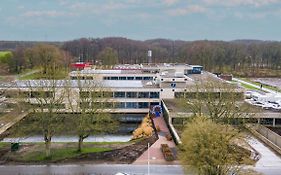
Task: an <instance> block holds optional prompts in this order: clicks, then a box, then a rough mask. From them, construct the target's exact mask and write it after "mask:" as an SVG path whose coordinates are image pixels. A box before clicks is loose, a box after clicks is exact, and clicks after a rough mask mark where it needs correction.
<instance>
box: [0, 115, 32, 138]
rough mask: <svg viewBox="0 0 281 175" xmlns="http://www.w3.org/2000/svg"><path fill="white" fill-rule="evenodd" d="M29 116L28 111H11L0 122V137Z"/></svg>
mask: <svg viewBox="0 0 281 175" xmlns="http://www.w3.org/2000/svg"><path fill="white" fill-rule="evenodd" d="M28 114H29V111H19V112H18V111H12V112H10V113H8V114H6V115H5V116H3V117H1V120H0V135H1V134H3V133H4V132H5V131H7V130H8V129H9V128H11V127H12V126H13V125H14V124H16V123H17V122H19V121H20V120H22V119H23V118H24V117H26V116H27V115H28Z"/></svg>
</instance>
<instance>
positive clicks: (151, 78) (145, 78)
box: [143, 77, 153, 80]
mask: <svg viewBox="0 0 281 175" xmlns="http://www.w3.org/2000/svg"><path fill="white" fill-rule="evenodd" d="M143 80H153V77H143Z"/></svg>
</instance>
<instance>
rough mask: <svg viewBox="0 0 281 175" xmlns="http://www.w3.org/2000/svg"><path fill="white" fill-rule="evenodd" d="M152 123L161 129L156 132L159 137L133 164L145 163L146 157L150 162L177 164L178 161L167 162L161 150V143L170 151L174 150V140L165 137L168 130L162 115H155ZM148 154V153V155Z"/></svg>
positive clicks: (146, 161)
mask: <svg viewBox="0 0 281 175" xmlns="http://www.w3.org/2000/svg"><path fill="white" fill-rule="evenodd" d="M153 122H154V125H155V126H159V127H160V129H161V131H160V132H158V137H159V139H158V140H157V141H156V142H155V143H154V144H153V145H151V146H150V148H149V149H148V150H146V151H145V152H144V153H143V154H142V155H141V156H140V157H139V158H138V159H137V160H136V161H135V162H134V163H133V164H147V163H148V157H149V162H150V164H179V162H178V161H172V162H167V161H166V160H165V159H164V156H163V154H162V152H161V144H168V145H169V147H170V148H171V149H172V151H173V152H174V154H175V152H176V145H175V143H174V141H168V140H167V139H166V137H165V135H166V134H167V133H169V134H170V131H169V129H168V127H167V125H166V122H165V120H164V118H163V117H157V118H154V119H153ZM148 154H149V155H148Z"/></svg>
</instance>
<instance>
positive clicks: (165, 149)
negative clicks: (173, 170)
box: [161, 144, 175, 161]
mask: <svg viewBox="0 0 281 175" xmlns="http://www.w3.org/2000/svg"><path fill="white" fill-rule="evenodd" d="M161 151H162V153H163V156H164V158H165V160H166V161H173V160H175V157H174V154H173V153H172V150H171V148H170V147H169V146H168V145H167V144H161Z"/></svg>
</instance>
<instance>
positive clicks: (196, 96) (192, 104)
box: [179, 80, 252, 123]
mask: <svg viewBox="0 0 281 175" xmlns="http://www.w3.org/2000/svg"><path fill="white" fill-rule="evenodd" d="M184 97H186V98H182V99H180V100H179V104H180V105H184V106H185V107H187V108H189V109H191V110H192V112H193V114H194V115H195V116H196V115H202V114H205V115H207V116H209V117H210V118H211V119H212V120H213V121H216V122H223V123H231V122H233V120H234V119H236V120H237V119H243V118H249V117H252V116H251V115H250V113H249V107H248V106H247V105H245V104H244V102H243V98H244V95H243V90H242V89H239V88H238V87H237V86H235V85H232V84H229V83H226V82H221V81H209V80H206V81H204V82H199V83H196V84H195V85H194V87H193V88H190V89H189V90H188V91H187V92H186V93H185V94H184Z"/></svg>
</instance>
